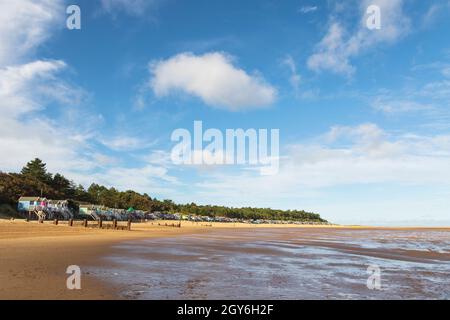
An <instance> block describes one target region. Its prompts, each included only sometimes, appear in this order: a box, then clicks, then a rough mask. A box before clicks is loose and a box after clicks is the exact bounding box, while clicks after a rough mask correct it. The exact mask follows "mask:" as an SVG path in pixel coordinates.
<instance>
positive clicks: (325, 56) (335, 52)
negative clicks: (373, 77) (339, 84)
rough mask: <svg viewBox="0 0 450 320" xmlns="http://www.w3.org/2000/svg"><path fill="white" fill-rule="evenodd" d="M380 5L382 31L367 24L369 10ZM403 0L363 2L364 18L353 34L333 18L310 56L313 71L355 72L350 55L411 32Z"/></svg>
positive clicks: (361, 9)
mask: <svg viewBox="0 0 450 320" xmlns="http://www.w3.org/2000/svg"><path fill="white" fill-rule="evenodd" d="M369 5H377V6H379V7H380V10H381V30H369V29H368V28H367V27H366V19H367V16H366V14H365V13H366V9H367V7H368V6H369ZM402 6H403V0H364V1H362V2H361V4H360V15H361V20H360V21H359V24H358V26H357V28H356V30H355V31H354V32H353V33H349V32H348V31H347V30H346V29H345V28H344V26H343V24H342V23H341V22H339V21H337V20H332V22H331V23H330V26H329V28H328V31H327V33H326V35H325V36H324V37H323V39H322V40H321V41H320V43H319V44H318V45H317V46H316V50H315V53H314V54H313V55H311V56H310V57H309V58H308V61H307V64H308V67H309V68H310V69H311V70H314V71H322V70H329V71H332V72H334V73H338V74H344V75H347V76H349V75H351V74H353V72H354V71H355V68H354V66H353V65H352V64H351V61H350V60H351V58H354V57H356V56H357V55H359V54H360V53H361V52H363V51H365V50H368V49H370V48H373V47H375V46H376V45H378V44H381V43H393V42H395V41H396V40H398V39H399V38H400V37H402V36H403V35H405V34H406V33H408V31H409V26H410V21H409V19H408V18H407V17H406V16H405V15H404V14H403V10H402Z"/></svg>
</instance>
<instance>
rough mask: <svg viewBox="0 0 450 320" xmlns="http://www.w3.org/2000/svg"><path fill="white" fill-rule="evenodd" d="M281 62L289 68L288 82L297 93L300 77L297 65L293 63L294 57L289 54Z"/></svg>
mask: <svg viewBox="0 0 450 320" xmlns="http://www.w3.org/2000/svg"><path fill="white" fill-rule="evenodd" d="M283 64H284V65H286V66H287V67H288V68H289V71H290V72H291V76H290V77H289V83H290V84H291V86H292V88H293V89H294V91H295V93H296V94H298V93H299V91H300V81H301V79H302V78H301V76H300V74H299V73H298V72H297V65H296V64H295V61H294V59H293V58H292V57H291V56H290V55H288V56H286V57H285V58H284V60H283Z"/></svg>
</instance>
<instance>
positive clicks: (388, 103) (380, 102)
mask: <svg viewBox="0 0 450 320" xmlns="http://www.w3.org/2000/svg"><path fill="white" fill-rule="evenodd" d="M371 105H372V108H374V109H375V110H377V111H380V112H383V113H386V114H399V113H405V112H417V111H432V110H434V107H433V105H432V104H429V103H420V102H417V101H411V100H402V99H400V100H395V99H390V98H384V97H378V98H376V99H374V101H373V102H372V104H371Z"/></svg>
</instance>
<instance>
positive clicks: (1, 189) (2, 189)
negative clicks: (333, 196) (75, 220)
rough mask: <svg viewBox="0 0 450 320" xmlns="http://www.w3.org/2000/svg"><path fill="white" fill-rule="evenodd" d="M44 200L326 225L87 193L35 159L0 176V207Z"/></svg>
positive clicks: (295, 215)
mask: <svg viewBox="0 0 450 320" xmlns="http://www.w3.org/2000/svg"><path fill="white" fill-rule="evenodd" d="M41 195H42V196H44V197H46V198H48V199H55V200H62V199H69V200H70V201H69V205H70V206H71V207H72V209H74V210H78V206H79V204H80V203H92V204H97V205H103V206H106V207H110V208H122V209H127V208H130V207H132V208H134V209H136V210H143V211H148V212H155V211H160V212H170V213H175V212H178V213H182V214H192V215H200V216H210V217H228V218H238V219H266V220H297V221H311V222H326V221H325V220H324V219H322V218H321V217H320V215H319V214H316V213H311V212H306V211H303V210H275V209H270V208H250V207H246V208H231V207H224V206H214V205H197V204H195V203H194V202H192V203H190V204H176V203H174V202H173V201H172V200H168V199H166V200H158V199H156V198H152V197H150V196H149V195H148V194H147V193H144V194H141V193H138V192H135V191H132V190H127V191H119V190H117V189H116V188H113V187H111V188H107V187H105V186H102V185H99V184H96V183H92V184H91V185H90V186H89V188H88V189H87V190H86V189H85V188H84V187H83V186H82V185H81V184H76V183H75V182H73V181H71V180H69V179H67V178H66V177H64V175H62V174H59V173H56V174H51V173H49V172H48V171H47V168H46V164H45V163H44V162H43V161H42V160H40V159H38V158H36V159H34V160H32V161H30V162H28V163H27V164H26V165H25V166H24V167H23V168H22V170H21V172H20V173H4V172H0V204H6V205H10V206H12V207H13V208H16V207H17V200H18V199H19V197H21V196H41Z"/></svg>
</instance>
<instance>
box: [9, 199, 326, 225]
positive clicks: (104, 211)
mask: <svg viewBox="0 0 450 320" xmlns="http://www.w3.org/2000/svg"><path fill="white" fill-rule="evenodd" d="M17 210H18V211H19V212H20V213H22V214H23V215H24V216H26V217H27V218H29V219H38V220H52V219H61V220H70V219H77V218H78V219H91V220H95V221H99V220H105V221H108V220H109V221H112V220H118V221H128V220H132V221H146V220H183V221H192V222H228V223H230V222H231V223H236V222H239V223H251V224H327V223H317V222H308V221H281V220H262V219H261V220H259V219H236V218H229V217H211V216H198V215H190V214H182V213H167V212H159V211H156V212H150V211H142V210H135V209H134V208H128V209H116V208H108V207H106V206H102V205H95V204H89V203H81V204H79V205H78V212H74V210H73V209H71V208H70V207H69V200H51V199H47V198H44V197H20V198H19V200H18V205H17Z"/></svg>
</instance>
